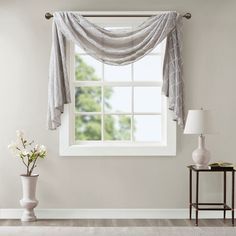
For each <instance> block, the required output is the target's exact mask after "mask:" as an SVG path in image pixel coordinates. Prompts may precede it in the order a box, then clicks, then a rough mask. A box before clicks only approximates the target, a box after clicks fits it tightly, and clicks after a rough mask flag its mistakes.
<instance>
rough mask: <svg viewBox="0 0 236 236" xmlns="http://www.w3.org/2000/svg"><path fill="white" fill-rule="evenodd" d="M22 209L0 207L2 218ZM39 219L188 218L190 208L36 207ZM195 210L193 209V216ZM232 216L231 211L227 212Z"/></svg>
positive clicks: (207, 215) (212, 214)
mask: <svg viewBox="0 0 236 236" xmlns="http://www.w3.org/2000/svg"><path fill="white" fill-rule="evenodd" d="M22 212H23V210H22V209H0V219H20V218H21V215H22ZM35 213H36V215H37V218H38V219H188V217H189V211H188V209H184V208H183V209H55V208H53V209H37V208H36V209H35ZM194 216H195V210H193V217H194ZM222 217H223V212H216V211H202V212H199V218H200V219H201V218H202V219H217V218H222ZM227 217H228V218H230V217H231V214H230V212H227Z"/></svg>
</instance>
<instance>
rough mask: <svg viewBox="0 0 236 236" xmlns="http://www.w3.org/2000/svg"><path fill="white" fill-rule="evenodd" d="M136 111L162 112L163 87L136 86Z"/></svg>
mask: <svg viewBox="0 0 236 236" xmlns="http://www.w3.org/2000/svg"><path fill="white" fill-rule="evenodd" d="M134 112H161V88H160V87H135V88H134Z"/></svg>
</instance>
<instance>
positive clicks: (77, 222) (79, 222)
mask: <svg viewBox="0 0 236 236" xmlns="http://www.w3.org/2000/svg"><path fill="white" fill-rule="evenodd" d="M235 225H236V222H235ZM0 226H65V227H66V226H73V227H79V226H80V227H155V226H166V227H171V226H172V227H178V226H182V227H185V226H186V227H190V226H195V220H192V221H190V220H187V219H186V220H184V219H176V220H168V219H71V220H51V219H50V220H38V221H36V222H21V221H20V220H0ZM199 226H200V227H232V224H231V220H230V219H227V220H225V221H224V220H221V219H209V220H206V219H203V220H199Z"/></svg>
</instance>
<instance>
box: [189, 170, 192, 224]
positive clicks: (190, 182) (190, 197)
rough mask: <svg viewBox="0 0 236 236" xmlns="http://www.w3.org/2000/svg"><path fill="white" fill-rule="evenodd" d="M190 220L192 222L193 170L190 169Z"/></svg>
mask: <svg viewBox="0 0 236 236" xmlns="http://www.w3.org/2000/svg"><path fill="white" fill-rule="evenodd" d="M189 219H190V220H192V170H191V169H189Z"/></svg>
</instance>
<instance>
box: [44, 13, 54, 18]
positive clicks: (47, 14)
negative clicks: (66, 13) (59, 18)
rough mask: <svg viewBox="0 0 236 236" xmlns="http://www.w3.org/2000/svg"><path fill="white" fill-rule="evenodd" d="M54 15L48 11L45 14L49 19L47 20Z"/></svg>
mask: <svg viewBox="0 0 236 236" xmlns="http://www.w3.org/2000/svg"><path fill="white" fill-rule="evenodd" d="M52 17H53V15H52V14H51V13H50V12H47V13H46V14H45V18H46V19H47V20H49V19H50V18H52Z"/></svg>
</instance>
